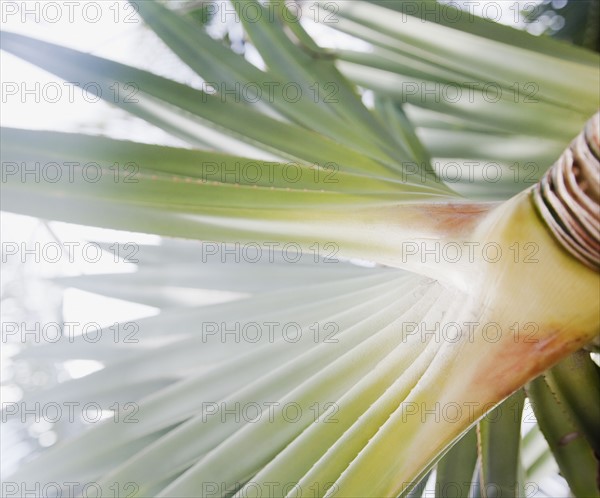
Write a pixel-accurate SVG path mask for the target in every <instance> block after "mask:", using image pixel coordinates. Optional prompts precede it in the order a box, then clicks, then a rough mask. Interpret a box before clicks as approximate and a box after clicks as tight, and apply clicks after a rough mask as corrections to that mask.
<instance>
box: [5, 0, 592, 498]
mask: <svg viewBox="0 0 600 498" xmlns="http://www.w3.org/2000/svg"><path fill="white" fill-rule="evenodd" d="M133 4H134V5H136V8H137V9H139V14H140V16H141V17H142V19H143V20H144V21H145V23H146V24H147V25H148V26H149V27H150V28H151V29H152V30H153V31H154V32H155V33H156V34H157V35H158V36H159V37H160V38H161V39H162V40H163V41H164V42H165V44H166V45H168V46H169V47H170V49H171V50H172V51H173V52H174V53H175V54H177V56H178V57H179V58H180V59H181V60H182V61H183V62H185V63H186V64H187V65H188V66H189V67H190V68H192V69H193V70H194V71H195V72H196V73H197V74H198V75H199V76H201V77H202V78H203V80H204V81H205V82H207V83H206V85H205V86H204V87H203V89H202V90H200V89H196V88H192V87H190V86H186V85H184V84H181V83H178V82H176V81H174V80H171V79H168V78H164V77H161V76H158V75H156V74H152V73H150V72H147V71H143V70H141V69H137V68H135V67H131V66H127V65H123V64H120V63H117V62H114V61H111V60H107V59H103V58H100V57H96V56H92V55H90V54H85V53H81V52H78V51H75V50H72V49H68V48H64V47H60V46H57V45H54V44H51V43H47V42H42V41H39V40H35V39H32V38H29V37H26V36H22V35H17V34H14V33H8V32H3V33H2V49H3V50H6V51H8V52H10V53H13V54H15V55H17V56H19V57H21V58H23V59H25V60H27V61H29V62H32V63H34V64H35V65H37V66H39V67H41V68H43V69H45V70H47V71H50V72H52V73H54V74H56V75H58V76H59V77H61V78H63V79H65V80H66V81H94V82H96V83H97V84H98V85H99V87H100V88H101V89H102V92H101V94H102V95H103V96H104V98H107V99H108V100H109V101H111V102H112V103H113V104H115V105H117V106H119V107H121V108H123V109H125V110H127V111H128V112H130V113H132V114H133V115H135V116H138V117H141V118H143V119H144V120H146V121H148V122H149V123H151V124H153V125H156V126H158V127H160V128H162V129H164V130H166V131H167V132H169V133H170V134H172V135H173V136H175V137H178V138H179V139H182V140H184V141H186V142H187V143H188V144H189V147H190V148H175V147H165V146H158V145H149V144H142V143H133V142H129V141H122V140H115V139H109V138H106V137H101V136H86V135H82V134H67V133H58V132H53V131H32V130H22V129H7V128H4V129H3V130H2V155H3V163H2V168H3V178H5V180H6V181H5V182H4V183H3V185H2V187H3V192H2V209H4V210H9V211H13V212H17V213H23V214H29V215H33V216H43V217H44V218H47V219H56V220H62V221H68V222H74V223H80V224H89V225H96V226H100V227H110V228H118V229H127V230H133V231H139V232H149V233H154V234H159V235H162V236H168V237H177V238H185V239H196V240H197V241H202V242H194V241H182V240H180V239H172V240H171V239H168V238H167V239H164V242H163V243H162V244H161V245H160V246H158V247H151V246H148V247H142V248H141V251H140V263H139V268H138V271H137V272H136V273H135V274H132V275H129V274H128V275H102V276H92V277H90V276H85V277H75V278H70V279H67V280H64V281H63V283H64V284H65V285H69V286H76V287H79V288H82V289H86V290H90V291H93V292H97V293H101V294H107V295H111V296H115V297H120V298H122V299H128V300H131V301H134V302H141V303H145V304H151V305H153V306H157V307H159V308H160V309H161V313H160V314H159V315H158V316H156V317H150V318H146V319H144V320H142V321H140V323H139V326H140V333H139V342H137V343H135V344H115V343H114V342H113V341H112V340H110V337H109V335H108V334H107V335H106V338H105V336H104V335H103V337H102V340H101V341H99V342H96V343H93V344H89V343H86V342H85V341H83V340H80V341H75V343H74V344H69V345H67V346H65V345H62V346H61V345H58V344H56V345H54V344H52V345H46V346H36V347H31V348H28V349H26V350H25V351H24V352H23V353H22V355H23V357H28V358H36V357H40V356H43V357H45V358H53V359H55V360H56V361H63V360H66V359H72V358H90V359H95V360H98V361H100V362H102V363H103V365H104V368H103V369H102V370H100V371H98V372H95V373H93V374H90V375H88V376H86V377H83V378H81V379H77V380H72V381H69V382H68V383H65V384H60V385H58V386H56V387H54V388H51V389H49V390H47V391H43V392H39V393H32V394H31V399H32V400H34V401H37V402H44V401H51V400H52V401H54V400H60V401H78V402H85V401H86V400H92V399H93V400H95V401H98V400H102V403H103V407H104V408H106V409H109V407H110V405H111V403H114V402H115V400H120V401H134V402H136V403H137V404H138V406H139V411H138V412H137V414H136V419H137V423H135V424H115V423H109V422H107V423H104V424H102V425H99V426H96V427H93V428H91V429H89V430H87V431H83V432H82V433H81V434H79V435H77V436H75V437H73V438H71V439H69V440H67V441H64V442H62V443H61V444H59V445H57V446H56V447H53V448H50V449H49V450H47V451H45V452H44V453H43V454H41V455H40V456H39V457H37V458H36V459H34V460H32V461H31V462H29V463H27V464H26V465H24V466H23V468H22V469H21V470H19V471H18V472H17V474H16V475H15V476H11V481H14V482H25V483H29V484H31V483H35V482H42V483H48V482H55V483H67V482H78V483H86V482H92V481H93V482H95V483H97V484H98V486H99V487H100V489H102V495H103V496H114V494H115V493H119V494H122V495H125V496H172V497H175V496H176V497H183V496H240V497H241V496H331V497H333V496H336V497H351V496H352V497H365V496H373V497H381V496H399V495H410V496H418V495H419V494H420V493H422V492H423V489H424V488H423V486H424V485H425V483H426V480H427V479H426V478H427V476H429V475H430V474H429V473H430V471H431V470H432V469H433V468H434V467H435V468H436V485H437V488H436V496H457V494H456V493H458V496H468V495H469V493H471V494H472V495H473V496H521V495H523V494H525V493H526V492H527V490H526V489H525V485H526V482H527V481H528V480H531V479H533V478H535V476H536V475H538V474H536V472H539V471H540V468H541V467H542V465H543V463H544V462H545V461H547V459H548V455H549V454H550V451H551V452H552V454H553V455H554V458H555V459H556V462H557V464H558V466H559V468H560V472H561V474H562V475H563V476H564V477H565V479H566V480H567V482H568V484H569V486H570V489H571V491H572V493H573V494H575V495H576V496H598V492H599V491H598V481H597V475H598V458H597V455H598V454H599V453H600V434H599V431H600V426H599V421H600V413H598V411H599V409H600V408H599V407H600V379H599V374H598V366H597V365H596V363H594V361H593V360H592V359H591V357H590V353H589V349H590V348H593V347H594V342H595V341H597V338H598V336H597V334H598V327H599V324H600V321H599V318H598V302H599V301H600V286H599V283H600V282H599V279H598V268H599V265H600V245H599V244H600V229H599V222H600V211H599V204H598V202H599V199H600V184H599V180H598V173H599V159H598V157H599V152H598V147H599V146H598V142H599V139H598V128H599V125H598V116H597V115H596V116H595V117H594V118H593V119H591V120H590V117H591V116H592V115H593V114H594V112H596V110H597V108H598V104H599V102H598V101H599V97H598V92H597V89H598V83H599V73H598V62H599V58H598V55H597V54H594V53H592V52H588V51H586V50H585V49H582V48H579V47H575V46H572V45H568V44H564V43H562V42H559V41H556V40H553V39H551V38H546V37H534V36H532V35H529V34H527V33H524V32H520V31H517V30H515V29H512V28H509V27H506V26H502V25H499V24H495V23H493V22H491V21H486V20H483V19H480V18H477V17H474V16H472V15H471V14H466V13H465V12H462V11H459V10H456V9H455V8H454V7H452V6H451V5H442V4H437V3H435V2H434V1H432V0H423V1H422V2H403V1H372V2H365V1H352V2H343V1H336V2H329V1H328V2H317V3H314V4H310V9H311V11H312V13H313V14H315V15H316V16H317V17H318V21H320V22H321V23H325V24H327V25H328V26H329V27H331V28H334V29H335V30H337V31H339V32H344V33H346V34H349V35H351V36H353V37H354V38H357V39H361V40H363V42H365V45H364V46H365V47H368V49H365V51H359V50H356V49H355V50H348V49H337V48H328V49H325V48H322V47H321V46H320V45H318V44H317V42H316V41H315V40H314V39H313V37H311V36H310V35H309V34H308V33H307V31H306V30H305V28H304V25H303V24H301V23H300V22H298V17H297V12H298V6H297V5H296V6H294V5H295V4H284V3H283V2H280V1H278V0H269V1H266V2H258V1H257V0H244V1H242V0H233V1H232V5H233V7H234V8H235V9H236V11H237V13H238V14H239V19H240V22H241V23H242V24H243V27H244V30H245V34H246V36H247V37H248V39H249V41H248V42H247V43H251V44H252V46H253V47H254V48H255V49H256V50H257V51H258V53H259V54H260V57H261V61H260V62H259V63H257V64H253V63H250V62H249V61H248V60H246V59H245V58H244V57H243V56H242V55H239V54H237V53H235V52H234V51H232V50H231V49H230V46H229V44H228V39H227V38H226V37H225V38H223V39H219V38H213V37H211V36H209V34H208V33H207V31H206V30H205V28H203V27H201V26H200V25H199V24H198V22H196V21H195V20H194V19H192V18H190V17H189V15H188V14H187V13H182V12H178V11H176V10H172V9H169V8H167V7H165V6H164V5H162V4H161V3H158V2H155V1H148V0H145V1H143V2H137V3H135V2H134V3H133ZM300 6H301V7H302V10H303V11H304V12H305V13H306V11H307V10H308V8H309V5H307V4H300ZM215 8H217V9H218V8H224V6H223V5H222V4H220V6H219V5H217V6H216V7H215ZM211 9H212V6H211ZM432 12H433V13H434V14H435V15H432ZM213 14H214V12H213ZM208 17H210V16H208ZM334 21H335V22H334ZM115 82H116V83H118V84H120V85H129V87H135V88H136V89H137V93H136V95H135V101H131V100H129V101H126V100H125V99H117V101H116V102H115V101H114V100H113V99H111V96H112V95H113V92H112V91H111V90H110V88H111V85H114V84H115ZM208 82H210V83H208ZM209 87H211V88H209ZM432 88H433V89H434V90H433V92H432V90H431V89H432ZM269 89H271V90H272V91H269ZM284 89H285V90H286V91H283V90H284ZM287 90H289V93H288V92H287ZM443 91H454V92H459V93H460V94H461V95H463V98H458V99H455V98H454V97H450V96H449V94H445V96H444V97H443V98H440V94H441V92H443ZM369 99H370V100H371V101H372V103H371V104H369ZM365 102H367V104H365ZM588 120H589V121H588ZM586 122H587V125H586ZM582 128H583V131H581V130H582ZM580 131H581V133H580ZM573 137H576V138H575V139H573ZM569 144H570V145H569ZM563 150H564V153H563V154H562V155H561V151H563ZM559 156H560V158H559V159H558V160H557V161H556V163H555V164H554V166H553V167H552V168H550V169H548V166H550V165H551V164H552V163H553V162H554V161H555V160H556V158H558V157H559ZM50 162H51V163H53V164H56V167H57V168H58V171H60V172H61V174H60V175H58V178H57V179H56V181H38V182H36V181H23V178H21V176H20V174H19V171H20V170H21V169H24V168H26V167H28V168H30V169H31V168H34V169H35V168H38V169H39V168H41V167H42V166H41V165H43V164H48V163H50ZM92 163H93V164H95V165H96V166H97V167H98V168H99V171H100V175H99V176H98V177H97V178H94V181H93V182H92V181H90V179H89V177H86V175H84V174H82V173H83V172H84V166H86V165H88V164H92ZM489 164H493V165H494V168H496V169H497V171H499V176H498V175H496V176H495V177H494V178H493V179H490V177H489V176H487V171H486V167H487V165H489ZM449 165H452V167H453V168H458V169H456V170H452V171H458V173H459V174H458V175H454V177H452V174H451V173H450V172H449V171H450V170H449ZM467 173H469V174H467ZM457 179H458V180H457ZM25 180H26V179H25ZM538 180H539V181H538ZM217 243H229V244H238V246H237V247H238V248H239V247H240V244H241V245H242V246H243V247H244V248H246V249H248V248H256V247H259V246H260V247H263V248H264V247H272V248H282V247H283V248H285V251H280V252H278V253H277V254H276V255H275V256H274V255H273V254H272V253H270V252H269V253H268V254H267V255H266V256H265V255H264V254H262V257H257V258H256V259H253V260H252V261H251V262H250V261H248V258H245V259H246V261H242V262H239V263H236V264H222V263H221V262H220V260H219V261H216V262H215V261H212V262H210V261H206V260H204V258H202V257H201V255H206V254H208V253H209V252H211V251H214V250H215V249H219V248H222V247H223V246H219V245H218V244H217ZM265 244H266V246H265ZM234 247H235V246H234ZM288 250H294V251H296V252H293V254H292V255H290V253H289V252H288ZM332 258H341V259H340V260H339V261H337V259H336V260H335V261H337V264H335V265H328V264H326V262H327V261H332ZM356 258H358V259H360V260H362V261H365V260H366V261H368V262H370V263H371V264H370V265H364V264H363V265H362V266H361V265H358V264H356V261H355V260H356ZM290 261H294V263H293V264H290ZM365 266H366V267H365ZM181 288H183V289H186V291H185V292H184V293H181V292H177V289H179V290H180V289H181ZM194 289H217V290H228V291H233V292H237V293H241V294H242V296H238V299H236V300H234V301H231V302H227V303H220V304H215V305H203V306H202V305H199V304H198V302H197V301H195V300H194V299H190V295H194V294H193V291H194ZM240 323H241V324H244V326H242V329H243V328H244V327H245V326H248V325H249V324H257V323H258V324H265V323H279V324H282V323H285V324H292V323H293V324H295V326H297V328H296V329H295V330H297V331H298V334H296V335H295V336H294V340H289V337H288V336H282V335H278V336H276V337H275V338H273V337H269V335H268V334H262V335H259V336H257V338H256V340H254V339H252V340H250V339H248V338H246V340H241V341H240V340H239V334H238V337H237V339H238V340H236V337H235V334H234V336H233V337H231V336H227V335H226V334H225V335H223V334H222V330H229V329H228V327H232V326H235V324H237V326H239V325H240ZM207 324H219V325H220V326H221V327H218V328H217V329H214V328H207V327H206V325H207ZM228 337H229V338H228ZM251 337H255V336H251ZM596 344H597V342H596ZM582 348H587V350H584V349H582ZM548 369H549V370H548ZM540 375H542V376H541V377H540ZM524 386H525V391H524V390H523V389H522V388H523V387H524ZM525 395H526V396H527V398H528V399H529V402H530V403H531V404H532V406H533V410H534V411H535V415H536V417H537V420H538V423H539V428H537V427H536V429H535V430H532V431H530V432H528V433H527V434H526V435H525V436H524V437H523V438H521V434H520V430H521V413H522V410H523V406H524V403H525ZM240 406H243V407H248V406H252V407H253V408H255V409H256V412H255V413H254V412H253V413H254V416H253V417H250V416H246V417H241V418H240V417H239V416H238V417H235V416H234V417H233V418H231V417H230V418H227V416H226V414H227V413H231V410H234V411H235V410H236V409H238V410H239V407H240ZM290 406H292V407H293V408H294V409H295V412H294V413H291V412H290V411H289V410H288V409H289V407H290ZM232 407H233V408H232ZM236 407H237V408H236ZM227 410H230V412H227ZM223 414H225V416H224V415H223ZM125 415H126V413H123V414H122V416H125ZM540 434H543V436H545V438H546V440H547V441H548V446H545V445H544V443H543V438H542V437H541V435H540ZM548 448H549V449H548ZM472 481H474V484H473V485H471V482H472Z"/></svg>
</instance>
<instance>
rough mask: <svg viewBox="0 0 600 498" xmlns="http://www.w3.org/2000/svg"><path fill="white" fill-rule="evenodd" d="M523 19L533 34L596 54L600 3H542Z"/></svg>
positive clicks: (564, 0) (585, 0)
mask: <svg viewBox="0 0 600 498" xmlns="http://www.w3.org/2000/svg"><path fill="white" fill-rule="evenodd" d="M524 16H525V19H526V20H527V22H528V23H529V24H530V25H532V26H533V27H534V31H535V32H536V33H539V34H542V33H544V34H548V35H550V36H552V37H554V38H557V39H560V40H565V41H568V42H571V43H574V44H575V45H580V46H583V47H586V48H589V49H591V50H595V51H596V52H600V30H599V26H600V0H543V1H542V2H541V3H540V5H538V6H537V7H536V8H535V9H532V10H530V11H527V12H525V13H524ZM534 23H540V24H541V26H539V27H537V26H534ZM540 31H541V33H540Z"/></svg>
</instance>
